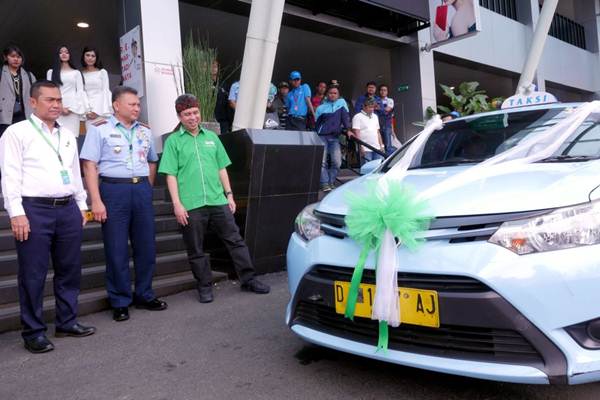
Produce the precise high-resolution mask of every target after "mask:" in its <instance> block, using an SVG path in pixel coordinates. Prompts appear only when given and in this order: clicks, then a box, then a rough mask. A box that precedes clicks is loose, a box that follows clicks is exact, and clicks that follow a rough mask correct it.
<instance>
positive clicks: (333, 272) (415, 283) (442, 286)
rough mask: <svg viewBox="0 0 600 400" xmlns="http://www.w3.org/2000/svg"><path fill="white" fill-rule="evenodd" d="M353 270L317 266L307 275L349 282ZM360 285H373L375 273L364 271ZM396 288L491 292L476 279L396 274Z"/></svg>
mask: <svg viewBox="0 0 600 400" xmlns="http://www.w3.org/2000/svg"><path fill="white" fill-rule="evenodd" d="M353 271H354V269H353V268H344V267H335V266H330V265H317V266H315V267H314V268H313V269H312V270H311V271H310V272H309V273H308V275H309V276H311V277H314V278H317V279H325V280H327V281H330V282H331V283H333V281H346V282H350V280H351V279H352V272H353ZM361 282H362V283H370V284H375V271H373V270H370V269H365V270H364V272H363V278H362V280H361ZM398 286H400V287H410V288H415V289H428V290H435V291H438V292H463V293H464V292H486V291H489V290H491V289H490V288H489V287H488V286H486V285H484V284H483V283H481V282H480V281H478V280H477V279H473V278H469V277H466V276H458V275H437V274H415V273H406V272H398Z"/></svg>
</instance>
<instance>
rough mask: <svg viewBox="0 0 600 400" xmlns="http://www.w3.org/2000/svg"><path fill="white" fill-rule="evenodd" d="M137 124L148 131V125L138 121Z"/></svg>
mask: <svg viewBox="0 0 600 400" xmlns="http://www.w3.org/2000/svg"><path fill="white" fill-rule="evenodd" d="M138 122H139V123H140V125H141V126H143V127H144V128H146V129H150V125H148V124H146V123H144V122H140V121H138Z"/></svg>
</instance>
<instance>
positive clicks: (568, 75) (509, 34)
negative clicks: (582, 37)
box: [435, 7, 600, 92]
mask: <svg viewBox="0 0 600 400" xmlns="http://www.w3.org/2000/svg"><path fill="white" fill-rule="evenodd" d="M481 20H482V32H480V33H479V34H477V35H476V36H474V37H471V38H468V39H464V40H462V41H458V42H455V43H451V44H448V45H445V46H442V47H439V48H436V49H435V51H436V52H439V53H442V54H446V55H449V56H453V57H458V58H462V59H465V60H469V61H473V62H477V63H480V64H483V65H489V66H491V67H494V68H499V69H503V70H506V71H510V72H514V73H517V74H520V73H521V70H522V68H523V65H524V63H525V58H526V55H527V53H528V51H529V43H530V42H531V37H532V31H531V28H530V27H528V26H527V25H524V24H522V23H520V22H517V21H513V20H511V19H509V18H505V17H503V16H501V15H500V14H496V13H494V12H491V11H489V10H487V9H485V8H483V7H482V8H481ZM599 68H600V58H599V55H598V53H592V52H589V51H587V50H583V49H580V48H578V47H575V46H572V45H570V44H568V43H565V42H562V41H560V40H558V39H555V38H553V37H548V40H547V41H546V46H545V48H544V54H543V57H542V62H541V65H540V70H541V71H542V73H543V77H544V79H547V80H550V81H553V82H556V83H559V84H561V85H564V86H571V87H574V88H577V89H581V90H586V91H590V92H596V91H600V77H599V75H600V72H599V71H600V69H599Z"/></svg>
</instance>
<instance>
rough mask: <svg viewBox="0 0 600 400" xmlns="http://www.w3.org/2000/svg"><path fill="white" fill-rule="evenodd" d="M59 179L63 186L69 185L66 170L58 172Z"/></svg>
mask: <svg viewBox="0 0 600 400" xmlns="http://www.w3.org/2000/svg"><path fill="white" fill-rule="evenodd" d="M60 177H61V179H62V183H63V185H68V184H69V183H71V178H69V173H68V172H67V170H65V169H63V170H62V171H60Z"/></svg>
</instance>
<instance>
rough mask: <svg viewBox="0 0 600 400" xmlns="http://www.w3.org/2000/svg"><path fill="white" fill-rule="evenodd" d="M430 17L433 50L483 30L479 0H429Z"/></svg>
mask: <svg viewBox="0 0 600 400" xmlns="http://www.w3.org/2000/svg"><path fill="white" fill-rule="evenodd" d="M429 17H430V24H431V25H430V26H431V47H432V48H433V47H438V46H441V45H442V44H445V43H449V42H453V41H456V40H458V39H463V38H465V37H469V36H472V35H475V34H476V33H477V32H479V31H480V30H481V20H480V14H479V1H478V0H429Z"/></svg>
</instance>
